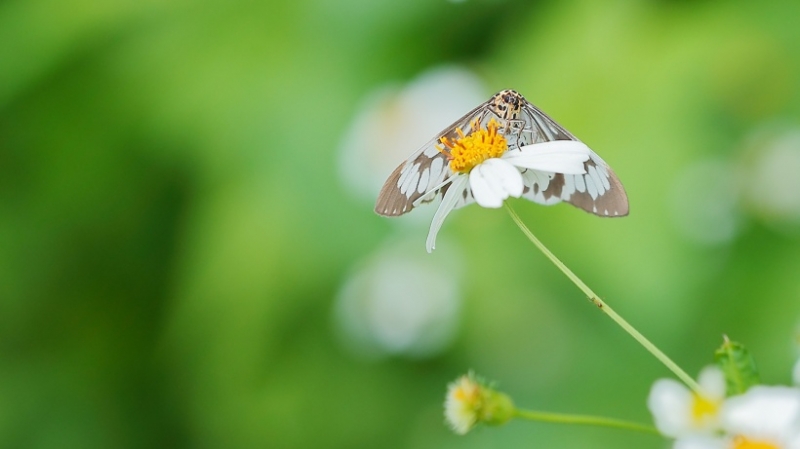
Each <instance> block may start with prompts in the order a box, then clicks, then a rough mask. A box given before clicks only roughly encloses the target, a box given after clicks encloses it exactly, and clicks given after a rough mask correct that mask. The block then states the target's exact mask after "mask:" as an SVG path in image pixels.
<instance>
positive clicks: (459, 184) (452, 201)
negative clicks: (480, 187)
mask: <svg viewBox="0 0 800 449" xmlns="http://www.w3.org/2000/svg"><path fill="white" fill-rule="evenodd" d="M452 179H453V181H452V183H451V184H450V187H448V189H447V192H446V193H445V194H444V198H442V203H441V204H439V208H438V209H436V213H435V214H433V220H431V229H430V230H429V231H428V239H427V241H426V242H425V248H426V249H427V250H428V252H431V251H433V249H434V248H436V234H438V233H439V229H441V227H442V223H444V219H445V218H447V214H449V213H450V211H451V210H453V208H454V207H455V206H456V203H458V199H459V198H460V197H461V195H462V194H463V192H464V189H466V188H467V182H468V181H469V178H468V177H467V176H464V175H456V176H454V177H453V178H452Z"/></svg>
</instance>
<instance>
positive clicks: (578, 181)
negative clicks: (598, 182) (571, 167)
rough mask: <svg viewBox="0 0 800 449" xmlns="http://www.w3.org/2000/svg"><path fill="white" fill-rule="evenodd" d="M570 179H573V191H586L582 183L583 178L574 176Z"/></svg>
mask: <svg viewBox="0 0 800 449" xmlns="http://www.w3.org/2000/svg"><path fill="white" fill-rule="evenodd" d="M572 177H573V178H575V190H577V191H578V192H585V191H586V183H585V182H583V176H582V175H576V176H572Z"/></svg>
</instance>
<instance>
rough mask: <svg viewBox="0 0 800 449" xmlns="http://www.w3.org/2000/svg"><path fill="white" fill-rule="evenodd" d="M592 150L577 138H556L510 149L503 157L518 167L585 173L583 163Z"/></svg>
mask: <svg viewBox="0 0 800 449" xmlns="http://www.w3.org/2000/svg"><path fill="white" fill-rule="evenodd" d="M590 153H591V150H590V149H589V147H587V146H586V144H585V143H583V142H578V141H576V140H555V141H551V142H542V143H535V144H532V145H525V146H524V147H522V148H520V149H519V150H516V151H508V152H506V154H504V155H503V159H504V160H507V161H508V162H511V163H512V164H514V165H515V166H517V167H522V168H530V169H533V170H541V171H549V172H555V173H570V174H583V173H586V169H584V167H583V163H584V162H586V161H587V160H589V154H590Z"/></svg>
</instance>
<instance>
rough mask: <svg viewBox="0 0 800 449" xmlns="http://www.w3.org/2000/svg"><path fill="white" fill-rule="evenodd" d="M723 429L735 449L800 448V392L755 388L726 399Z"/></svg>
mask: <svg viewBox="0 0 800 449" xmlns="http://www.w3.org/2000/svg"><path fill="white" fill-rule="evenodd" d="M721 423H722V427H723V429H724V430H725V432H726V433H727V435H728V436H729V438H730V445H729V446H728V447H731V448H735V449H745V448H753V449H756V448H757V449H800V389H798V388H791V387H782V386H778V387H767V386H760V385H759V386H755V387H752V388H750V389H749V390H747V392H746V393H744V394H742V395H739V396H734V397H731V398H728V400H726V401H725V405H724V406H723V407H722V411H721Z"/></svg>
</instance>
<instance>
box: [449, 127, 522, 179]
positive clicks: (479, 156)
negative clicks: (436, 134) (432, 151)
mask: <svg viewBox="0 0 800 449" xmlns="http://www.w3.org/2000/svg"><path fill="white" fill-rule="evenodd" d="M499 127H500V125H499V124H498V123H497V121H495V119H491V120H490V121H489V123H488V124H487V125H486V129H481V127H480V122H479V121H478V120H473V121H472V123H470V132H469V134H464V131H463V130H462V129H461V128H456V132H457V133H458V135H459V137H458V139H455V141H451V140H450V139H449V138H447V137H442V138H440V139H439V141H440V142H441V143H442V145H443V146H439V145H436V148H437V149H438V150H439V151H440V152H442V153H444V154H445V155H447V158H448V159H449V160H450V169H451V170H452V171H454V172H459V173H469V172H470V170H472V169H473V168H475V166H477V165H479V164H480V163H482V162H483V161H485V160H487V159H490V158H493V157H500V156H502V155H503V153H505V152H506V150H508V144H507V142H506V138H505V137H503V136H502V135H501V134H498V133H497V130H498V128H499Z"/></svg>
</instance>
